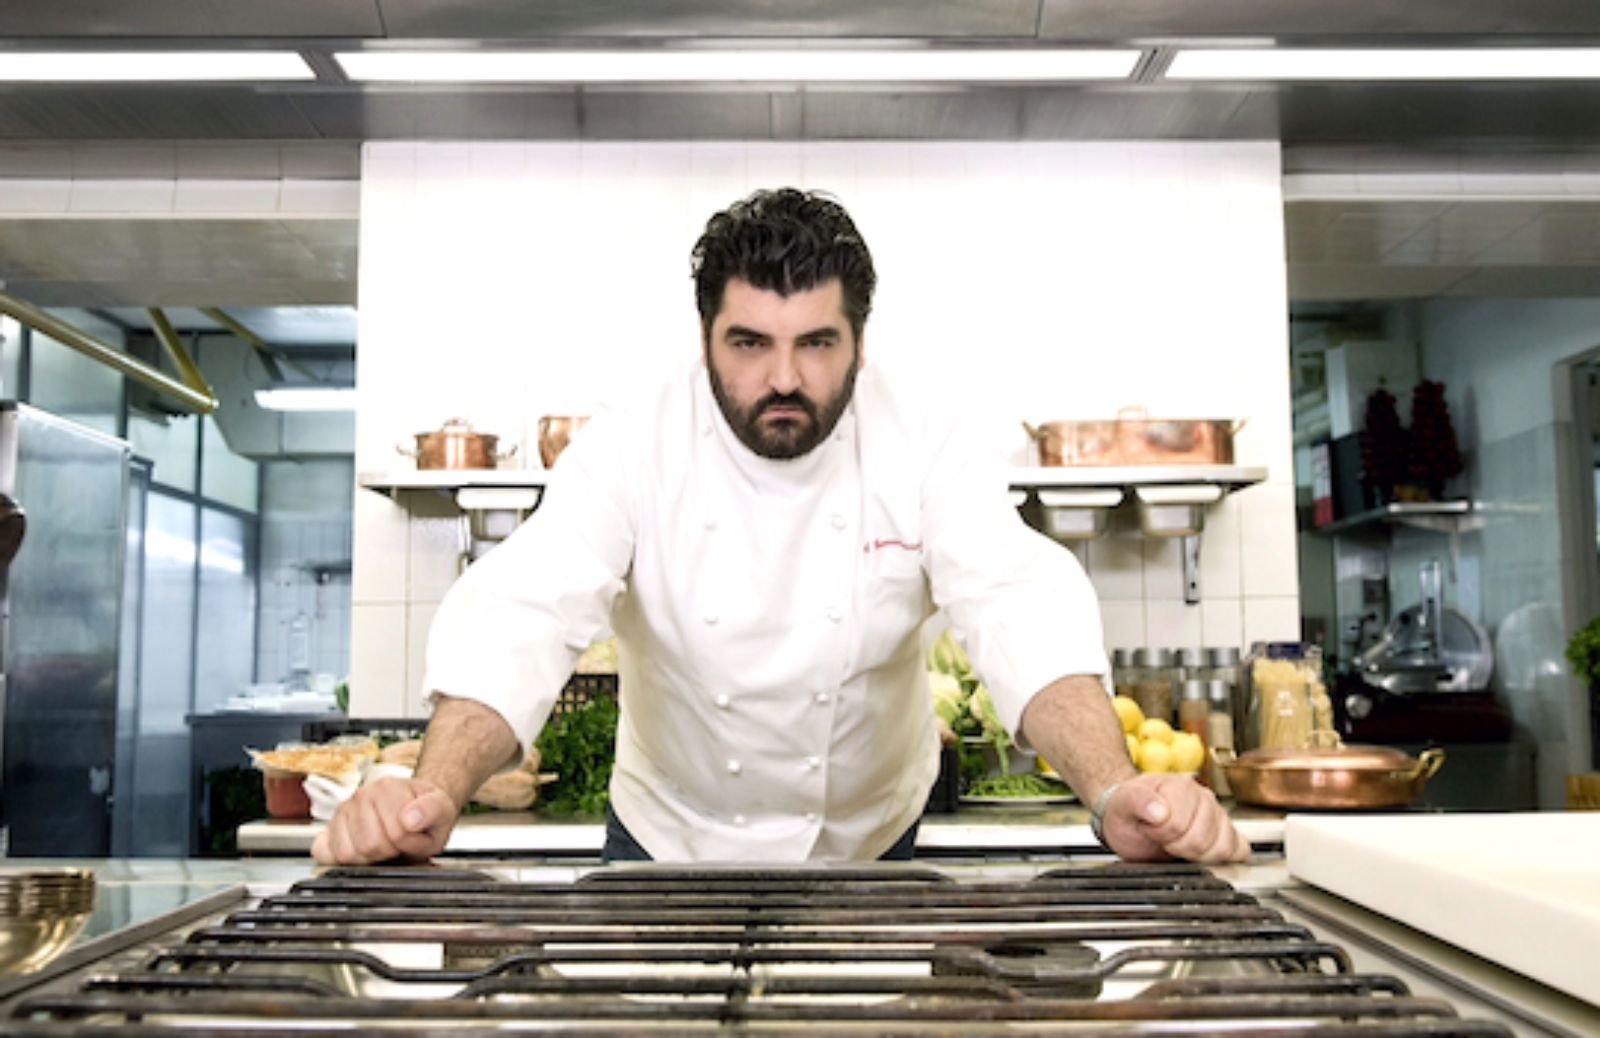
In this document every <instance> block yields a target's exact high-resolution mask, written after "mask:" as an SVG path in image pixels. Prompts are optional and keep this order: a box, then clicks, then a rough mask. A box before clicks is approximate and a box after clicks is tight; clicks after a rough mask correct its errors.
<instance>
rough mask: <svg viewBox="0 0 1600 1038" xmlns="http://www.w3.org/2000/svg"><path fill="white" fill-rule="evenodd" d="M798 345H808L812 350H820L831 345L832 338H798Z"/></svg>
mask: <svg viewBox="0 0 1600 1038" xmlns="http://www.w3.org/2000/svg"><path fill="white" fill-rule="evenodd" d="M800 345H802V346H806V347H809V348H811V349H814V350H822V349H827V348H828V347H829V346H832V345H833V340H832V339H802V340H800Z"/></svg>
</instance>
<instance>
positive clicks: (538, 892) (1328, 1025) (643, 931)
mask: <svg viewBox="0 0 1600 1038" xmlns="http://www.w3.org/2000/svg"><path fill="white" fill-rule="evenodd" d="M241 898H242V895H241ZM187 914H188V916H189V918H187V919H179V918H176V917H174V918H172V919H169V920H167V922H168V923H169V924H172V925H171V926H169V927H168V928H167V929H166V930H164V931H163V932H159V933H155V934H154V935H153V936H152V935H150V934H148V933H133V934H128V935H125V936H124V938H123V939H122V940H121V941H120V942H117V941H109V942H108V941H101V942H98V944H97V946H96V947H94V948H85V949H80V950H79V952H78V953H77V956H76V960H75V961H67V962H63V963H59V964H58V965H57V966H56V967H55V968H53V969H50V970H47V971H45V972H44V973H42V974H40V975H37V976H36V977H34V978H32V979H31V981H30V980H26V979H25V980H14V981H11V982H10V983H9V986H7V987H0V1032H3V1033H5V1034H7V1035H16V1036H18V1038H26V1036H45V1035H50V1036H58V1035H68V1034H71V1035H87V1036H96V1035H105V1036H108V1038H109V1036H111V1035H116V1036H117V1038H141V1036H146V1035H150V1036H154V1035H183V1036H199V1035H224V1034H225V1035H228V1036H230V1038H243V1036H248V1035H268V1034H270V1035H273V1036H280V1035H327V1036H332V1035H341V1036H347V1035H348V1034H349V1033H350V1032H351V1031H353V1030H354V1031H358V1032H359V1033H361V1034H363V1035H395V1036H399V1035H407V1036H415V1035H419V1034H433V1033H437V1032H441V1031H444V1030H447V1029H448V1030H449V1031H450V1032H451V1033H458V1032H459V1031H462V1030H465V1031H467V1032H469V1033H470V1032H484V1031H497V1032H498V1031H503V1030H513V1029H514V1030H517V1031H522V1032H532V1033H535V1034H556V1033H560V1034H563V1035H570V1034H575V1033H588V1034H606V1035H615V1034H630V1035H633V1034H639V1035H644V1034H649V1035H685V1036H688V1035H713V1034H715V1035H765V1034H774V1035H781V1034H798V1033H811V1032H822V1033H825V1034H827V1035H838V1036H844V1035H851V1036H856V1035H859V1036H867V1035H873V1036H887V1035H913V1034H916V1035H928V1034H941V1035H957V1034H959V1035H972V1036H988V1035H1011V1034H1020V1033H1033V1034H1039V1033H1046V1034H1056V1033H1068V1032H1070V1033H1071V1034H1074V1035H1112V1034H1116V1035H1123V1034H1138V1035H1145V1036H1175V1035H1180V1034H1182V1035H1189V1036H1193V1035H1196V1034H1224V1033H1225V1034H1230V1035H1239V1036H1249V1038H1266V1036H1290V1035H1318V1036H1338V1038H1356V1036H1363V1038H1365V1036H1371V1038H1378V1036H1401V1035H1425V1036H1434V1038H1445V1036H1459V1038H1469V1036H1473V1038H1476V1036H1482V1038H1500V1036H1509V1035H1512V1034H1514V1033H1532V1032H1524V1031H1523V1030H1522V1029H1521V1028H1516V1029H1513V1028H1512V1027H1511V1026H1508V1025H1507V1024H1506V1023H1504V1022H1500V1021H1497V1020H1492V1019H1487V1018H1483V1017H1478V1016H1475V1015H1473V1014H1472V1013H1470V1012H1468V1013H1463V1012H1460V1011H1458V1008H1457V1006H1456V1005H1455V1004H1453V1002H1452V1001H1451V1000H1450V999H1449V998H1441V997H1437V996H1434V995H1429V996H1421V995H1418V994H1415V993H1413V992H1412V991H1411V990H1410V988H1409V986H1408V984H1407V982H1406V981H1404V980H1402V979H1401V978H1399V977H1397V976H1394V975H1390V974H1386V973H1383V972H1376V971H1370V970H1367V969H1363V968H1358V967H1357V966H1356V965H1355V964H1354V963H1353V961H1352V956H1351V954H1350V953H1349V952H1348V951H1347V950H1346V948H1345V947H1343V946H1341V944H1339V943H1336V942H1334V941H1330V940H1327V939H1324V938H1323V937H1322V936H1319V934H1318V933H1316V932H1315V931H1314V930H1313V928H1312V927H1311V926H1309V925H1307V924H1306V923H1304V922H1302V921H1297V920H1295V919H1293V918H1290V917H1289V916H1288V915H1286V913H1285V912H1284V911H1283V910H1281V908H1280V907H1275V906H1273V905H1270V904H1268V903H1266V902H1265V901H1264V900H1263V898H1261V897H1257V896H1256V895H1255V894H1252V893H1249V892H1247V891H1244V890H1241V889H1238V888H1236V887H1235V886H1233V885H1231V884H1230V883H1228V882H1226V881H1224V880H1222V879H1220V878H1218V877H1217V876H1216V875H1214V874H1212V873H1211V872H1209V871H1207V870H1204V869H1200V868H1196V867H1193V866H1188V865H1164V866H1134V865H1124V864H1105V865H1084V866H1061V867H1044V868H1042V869H1040V870H1039V871H1038V872H1037V874H1036V875H1032V876H1031V877H1028V878H1024V879H996V878H992V877H985V876H978V877H976V878H972V877H962V878H958V877H957V876H955V875H952V873H951V872H950V871H949V870H935V869H932V868H928V867H923V866H918V865H906V866H872V867H828V868H761V869H750V868H733V867H729V868H718V867H706V868H701V867H693V868H683V867H670V866H654V865H652V866H639V867H619V868H610V869H600V870H596V871H593V872H590V873H587V874H585V875H582V876H580V877H579V878H577V879H576V880H575V881H572V882H542V881H528V880H522V881H513V880H507V879H505V878H501V877H499V876H496V875H495V874H492V873H491V872H488V871H480V870H468V869H460V868H448V867H433V868H364V869H336V870H330V871H328V872H325V873H323V874H321V875H318V876H316V877H314V878H310V879H305V880H303V881H301V882H298V883H295V884H293V886H292V887H290V888H288V889H287V890H286V891H283V892H280V893H277V894H269V895H267V896H263V897H260V898H248V899H239V900H235V901H234V902H233V903H232V904H228V905H226V906H224V907H223V908H222V910H221V911H217V910H215V902H214V903H213V904H210V905H203V906H199V907H198V908H195V909H191V910H190V911H189V912H188V913H187ZM1291 914H1292V913H1291ZM1548 1033H1561V1032H1560V1031H1559V1030H1556V1031H1551V1032H1548Z"/></svg>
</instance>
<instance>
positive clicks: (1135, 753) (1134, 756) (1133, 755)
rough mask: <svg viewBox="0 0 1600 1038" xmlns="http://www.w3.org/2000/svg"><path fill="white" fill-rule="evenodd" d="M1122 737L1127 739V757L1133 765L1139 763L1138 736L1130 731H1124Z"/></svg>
mask: <svg viewBox="0 0 1600 1038" xmlns="http://www.w3.org/2000/svg"><path fill="white" fill-rule="evenodd" d="M1122 737H1123V738H1124V739H1126V740H1128V759H1129V760H1131V761H1133V763H1134V766H1135V767H1137V766H1138V764H1139V737H1138V736H1137V735H1134V734H1132V733H1124V734H1123V736H1122Z"/></svg>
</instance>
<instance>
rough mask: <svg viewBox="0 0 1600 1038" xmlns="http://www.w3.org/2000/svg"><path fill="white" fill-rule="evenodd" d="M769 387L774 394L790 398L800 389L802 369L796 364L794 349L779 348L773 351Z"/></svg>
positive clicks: (768, 378) (768, 377)
mask: <svg viewBox="0 0 1600 1038" xmlns="http://www.w3.org/2000/svg"><path fill="white" fill-rule="evenodd" d="M767 385H768V386H769V387H770V388H771V389H772V391H773V392H774V393H780V394H782V395H784V396H788V395H789V394H790V393H793V392H795V391H796V390H798V389H799V388H800V369H799V367H798V366H796V364H795V356H794V347H793V346H779V347H778V348H777V349H776V350H774V351H773V356H772V370H771V371H769V372H768V373H767Z"/></svg>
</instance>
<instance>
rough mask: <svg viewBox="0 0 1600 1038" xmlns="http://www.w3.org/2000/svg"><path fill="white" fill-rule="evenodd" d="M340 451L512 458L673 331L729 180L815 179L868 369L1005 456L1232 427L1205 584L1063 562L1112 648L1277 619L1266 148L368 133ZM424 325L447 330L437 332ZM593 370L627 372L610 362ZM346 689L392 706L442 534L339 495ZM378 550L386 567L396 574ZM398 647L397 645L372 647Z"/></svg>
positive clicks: (1277, 635)
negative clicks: (1052, 439) (351, 367)
mask: <svg viewBox="0 0 1600 1038" xmlns="http://www.w3.org/2000/svg"><path fill="white" fill-rule="evenodd" d="M363 154H364V157H363V171H362V199H361V270H360V284H359V289H360V298H361V332H360V349H359V351H358V358H359V359H358V380H359V384H360V388H361V392H362V399H363V407H362V411H361V413H360V415H359V416H358V423H357V430H356V437H357V445H356V467H357V470H358V471H361V472H367V471H379V470H385V469H390V468H393V467H394V466H395V461H396V455H395V449H394V448H395V444H396V442H401V441H408V440H409V438H410V436H411V435H412V434H414V433H416V432H418V431H423V430H427V429H431V428H435V427H437V426H438V425H439V424H441V423H442V422H443V421H444V420H445V419H447V418H450V417H453V416H457V415H461V416H464V417H467V418H469V419H470V420H471V421H472V422H473V423H474V424H475V425H476V426H477V427H478V428H480V429H482V430H485V431H488V432H493V433H496V434H498V435H500V436H501V437H503V438H504V439H505V440H507V441H509V442H511V443H520V444H521V447H522V456H523V457H526V456H527V453H528V450H529V448H530V447H532V446H534V444H535V436H534V425H535V423H536V421H537V419H538V416H539V415H541V414H546V413H571V412H574V411H578V412H582V411H587V410H588V409H590V408H591V407H592V406H593V405H594V404H595V402H597V401H599V400H601V399H604V398H605V397H606V396H607V395H608V394H609V393H611V392H613V391H614V390H615V389H616V388H617V384H618V382H619V380H620V379H621V378H624V377H631V378H634V379H645V378H652V377H655V376H657V375H659V374H660V373H662V372H665V371H669V370H675V369H677V368H678V367H679V366H681V365H682V364H685V363H687V362H688V361H689V360H690V359H691V358H692V357H693V356H694V355H695V352H696V350H697V348H698V342H697V324H696V314H695V310H694V304H693V295H692V290H691V283H690V280H689V266H688V255H689V249H690V247H691V245H692V244H693V242H694V240H695V239H696V238H697V237H698V235H699V233H700V230H701V229H702V227H703V225H704V222H705V220H706V219H707V217H709V216H710V215H711V214H712V213H713V212H715V211H717V210H718V209H721V208H724V207H725V206H726V205H727V204H728V203H730V202H732V201H734V200H735V199H737V198H740V197H742V196H744V195H745V194H747V193H748V192H750V191H751V190H754V189H755V188H758V187H773V186H781V185H785V184H793V185H797V186H801V187H807V188H822V189H826V190H829V191H831V192H833V193H834V194H836V195H837V196H838V197H839V198H840V199H841V200H842V201H843V202H844V203H845V205H846V206H847V207H848V208H849V209H850V211H851V213H852V214H853V216H854V217H855V218H856V220H857V223H858V224H859V226H860V227H861V229H862V232H863V234H864V235H865V237H866V239H867V241H868V243H869V245H870V246H871V248H872V250H873V254H874V258H875V260H876V262H877V266H878V270H879V277H880V287H879V293H878V296H877V299H876V303H875V309H874V314H873V317H872V319H871V321H870V323H869V325H868V330H867V351H868V356H869V362H871V363H878V364H882V365H884V366H885V367H888V368H892V369H894V370H895V371H897V372H900V373H902V374H904V375H906V376H908V377H916V378H922V379H932V380H941V381H944V382H947V383H949V384H954V385H960V386H961V387H963V391H964V392H965V393H966V394H967V396H968V399H969V400H970V406H971V407H973V408H975V409H978V410H979V411H980V412H981V413H983V414H985V415H987V416H989V417H991V418H992V419H993V427H994V428H995V429H996V432H997V435H1000V436H1005V437H1007V438H1008V441H1009V442H1010V443H1011V445H1012V447H1013V449H1014V451H1015V454H1016V456H1017V457H1018V458H1019V459H1021V458H1023V457H1024V456H1025V453H1026V441H1025V438H1024V435H1023V433H1022V431H1021V429H1020V426H1019V424H1018V423H1019V420H1020V419H1023V418H1030V419H1035V420H1049V419H1059V418H1092V417H1109V416H1112V415H1114V414H1115V413H1116V411H1117V409H1118V408H1119V407H1120V406H1123V405H1129V404H1140V405H1143V406H1145V407H1147V408H1148V409H1149V410H1150V412H1151V413H1152V414H1154V415H1158V416H1171V417H1244V418H1247V419H1249V424H1248V426H1247V427H1246V429H1245V431H1244V432H1243V434H1242V435H1241V437H1240V442H1239V445H1238V449H1239V460H1240V461H1241V462H1242V463H1245V464H1255V465H1265V466H1267V467H1268V468H1269V470H1270V472H1271V478H1270V480H1269V482H1268V483H1267V484H1266V485H1263V486H1260V487H1256V488H1253V489H1251V490H1249V491H1246V492H1244V493H1242V494H1240V495H1238V496H1236V497H1234V498H1231V499H1229V500H1228V501H1227V502H1225V503H1224V504H1223V505H1221V506H1219V507H1218V508H1217V509H1216V511H1215V512H1214V513H1213V515H1212V517H1211V520H1210V522H1211V525H1210V528H1209V530H1208V533H1207V539H1206V542H1205V548H1204V553H1203V574H1204V579H1205V589H1204V591H1205V594H1206V601H1205V602H1204V603H1203V604H1202V605H1200V606H1186V605H1184V604H1183V602H1182V588H1181V581H1180V578H1179V572H1180V563H1179V556H1178V551H1177V545H1176V544H1175V543H1162V542H1153V543H1145V542H1141V541H1139V540H1138V539H1137V538H1135V537H1133V536H1131V535H1130V534H1129V532H1128V531H1127V530H1126V529H1125V528H1121V526H1122V525H1124V524H1119V530H1118V531H1117V532H1115V533H1114V534H1113V535H1112V536H1111V537H1108V538H1107V539H1105V540H1102V541H1099V542H1096V543H1095V544H1093V545H1092V546H1091V547H1090V548H1089V549H1088V550H1087V552H1085V553H1084V556H1085V558H1086V561H1087V564H1088V567H1089V570H1090V575H1091V577H1092V578H1093V579H1094V580H1095V583H1096V585H1097V586H1098V587H1099V590H1100V593H1101V596H1102V601H1103V606H1104V611H1105V618H1106V627H1107V637H1108V640H1109V642H1110V643H1111V645H1113V646H1122V645H1126V646H1137V645H1143V644H1155V645H1190V644H1192V645H1198V644H1202V643H1204V644H1218V645H1240V644H1244V643H1246V642H1247V641H1249V640H1254V639H1261V638H1273V639H1292V638H1295V637H1298V631H1299V621H1298V615H1299V609H1298V604H1297V597H1296V596H1297V591H1298V588H1297V577H1296V564H1295V537H1294V487H1293V474H1292V471H1291V459H1290V414H1289V406H1290V402H1289V374H1288V345H1287V309H1288V308H1287V298H1286V287H1285V280H1286V271H1285V263H1284V245H1283V217H1282V195H1281V190H1280V168H1279V155H1278V147H1277V145H1276V144H1275V143H1270V142H1268V143H1243V144H1239V143H1230V144H1211V143H1195V144H1171V143H1159V144H1106V143H1097V144H949V143H938V144H880V143H860V144H767V143H762V144H741V143H712V144H690V143H681V144H643V145H640V144H596V145H579V144H531V145H530V144H459V145H456V144H448V145H447V144H369V145H367V146H366V147H365V150H364V153H363ZM441 320H442V321H443V322H444V323H445V324H447V325H448V327H449V331H448V333H447V334H446V335H445V336H444V337H443V340H442V341H441V339H440V338H439V336H438V335H437V334H436V329H437V328H438V327H439V326H440V323H441ZM622 373H627V375H626V376H624V375H623V374H622ZM355 521H356V529H355V574H354V588H353V606H352V610H353V635H352V638H353V642H352V708H353V710H354V711H355V712H356V713H358V714H365V715H369V716H392V715H395V714H397V713H400V712H402V711H410V712H415V711H417V710H418V709H419V706H418V704H419V700H420V692H421V690H420V689H419V688H418V687H417V686H418V682H419V680H420V674H421V652H422V643H423V639H424V637H425V634H426V629H427V624H428V622H429V621H431V619H432V615H433V611H434V609H435V608H436V606H437V603H438V602H439V600H440V598H442V596H443V594H444V591H445V589H446V588H447V587H448V586H449V583H450V581H451V579H453V577H454V573H455V550H456V543H457V534H456V525H455V522H454V520H453V518H451V516H450V513H449V512H448V510H447V509H445V508H442V507H440V506H439V505H438V504H437V503H435V502H432V501H431V500H426V499H423V498H420V497H418V498H417V499H416V504H415V505H414V507H413V512H412V513H411V514H409V515H408V513H407V512H406V511H405V510H404V509H403V508H402V507H400V506H398V505H396V504H394V503H392V502H391V501H389V500H388V499H387V498H384V497H381V496H379V495H378V494H375V493H371V492H362V491H358V492H357V496H356V507H355ZM402 561H403V564H402ZM401 646H403V647H404V651H399V650H400V648H401Z"/></svg>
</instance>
